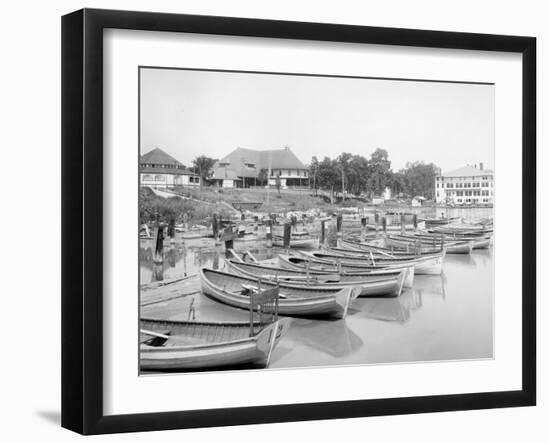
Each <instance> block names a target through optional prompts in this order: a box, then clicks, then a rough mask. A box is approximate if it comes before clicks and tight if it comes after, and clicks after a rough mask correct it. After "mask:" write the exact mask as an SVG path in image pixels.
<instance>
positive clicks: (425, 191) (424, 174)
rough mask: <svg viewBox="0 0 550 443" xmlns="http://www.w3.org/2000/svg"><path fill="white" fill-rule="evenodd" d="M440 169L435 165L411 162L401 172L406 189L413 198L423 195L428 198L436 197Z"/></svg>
mask: <svg viewBox="0 0 550 443" xmlns="http://www.w3.org/2000/svg"><path fill="white" fill-rule="evenodd" d="M438 170H439V168H438V167H437V166H436V165H434V164H433V163H424V162H419V161H416V162H412V163H411V162H409V163H407V164H406V165H405V168H404V169H402V170H401V171H399V174H400V176H402V179H403V184H404V189H405V192H406V193H407V194H409V195H410V196H411V197H414V196H416V195H421V196H423V197H426V198H433V197H434V183H435V177H436V175H437V171H438Z"/></svg>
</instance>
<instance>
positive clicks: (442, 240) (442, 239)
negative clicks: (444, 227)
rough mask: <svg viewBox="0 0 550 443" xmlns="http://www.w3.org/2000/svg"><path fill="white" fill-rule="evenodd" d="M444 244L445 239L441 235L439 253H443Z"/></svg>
mask: <svg viewBox="0 0 550 443" xmlns="http://www.w3.org/2000/svg"><path fill="white" fill-rule="evenodd" d="M444 243H445V237H444V236H443V235H442V236H441V249H440V251H441V252H443V246H444Z"/></svg>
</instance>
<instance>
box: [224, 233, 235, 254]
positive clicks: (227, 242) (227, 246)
mask: <svg viewBox="0 0 550 443" xmlns="http://www.w3.org/2000/svg"><path fill="white" fill-rule="evenodd" d="M224 244H225V257H226V258H231V257H232V255H231V252H230V251H231V250H232V249H233V238H231V239H227V240H225V241H224Z"/></svg>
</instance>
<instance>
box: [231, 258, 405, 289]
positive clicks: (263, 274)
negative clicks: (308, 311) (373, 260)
mask: <svg viewBox="0 0 550 443" xmlns="http://www.w3.org/2000/svg"><path fill="white" fill-rule="evenodd" d="M226 264H227V266H228V267H229V269H230V270H231V271H235V272H237V273H239V274H241V275H244V276H246V277H251V278H256V279H258V278H260V279H261V281H262V282H264V281H267V282H279V283H280V285H281V290H284V288H286V287H293V288H297V287H302V286H306V287H308V288H315V289H346V288H349V287H351V288H358V289H359V290H360V293H359V295H360V296H393V297H397V296H399V295H401V291H402V290H403V286H404V284H405V281H406V280H408V287H412V282H411V279H412V278H414V269H410V268H407V269H400V270H395V271H391V272H386V273H372V274H369V273H363V274H359V273H357V274H355V275H353V276H350V275H344V276H340V275H339V274H327V273H323V272H316V271H313V272H310V271H309V269H307V268H306V270H305V271H303V272H300V271H291V270H285V269H281V268H277V267H271V266H262V265H259V264H256V263H242V262H238V261H236V260H226ZM409 275H410V276H411V278H408V277H409Z"/></svg>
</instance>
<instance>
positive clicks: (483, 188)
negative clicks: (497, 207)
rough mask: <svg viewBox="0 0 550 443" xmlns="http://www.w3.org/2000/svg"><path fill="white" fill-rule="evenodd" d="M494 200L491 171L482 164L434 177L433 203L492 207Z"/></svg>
mask: <svg viewBox="0 0 550 443" xmlns="http://www.w3.org/2000/svg"><path fill="white" fill-rule="evenodd" d="M493 200H494V180H493V171H491V170H489V169H484V168H483V163H480V164H479V167H478V165H475V166H470V165H468V166H464V167H463V168H459V169H454V170H452V171H448V172H445V173H442V174H440V175H438V176H436V177H435V201H436V203H441V204H454V205H458V206H460V205H478V204H482V205H485V204H486V205H492V204H493Z"/></svg>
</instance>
